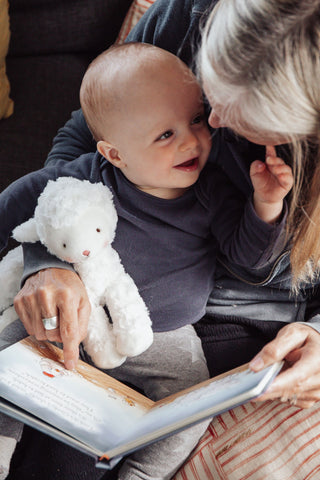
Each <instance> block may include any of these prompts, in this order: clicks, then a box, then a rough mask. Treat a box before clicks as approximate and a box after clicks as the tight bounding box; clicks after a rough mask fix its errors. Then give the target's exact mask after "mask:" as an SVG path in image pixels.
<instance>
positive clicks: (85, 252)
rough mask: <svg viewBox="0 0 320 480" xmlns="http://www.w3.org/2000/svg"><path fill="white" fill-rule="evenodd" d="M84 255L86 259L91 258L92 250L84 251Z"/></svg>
mask: <svg viewBox="0 0 320 480" xmlns="http://www.w3.org/2000/svg"><path fill="white" fill-rule="evenodd" d="M82 255H83V256H84V257H89V255H90V250H83V252H82Z"/></svg>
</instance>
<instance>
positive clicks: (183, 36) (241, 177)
mask: <svg viewBox="0 0 320 480" xmlns="http://www.w3.org/2000/svg"><path fill="white" fill-rule="evenodd" d="M317 3H318V2H316V1H313V2H311V1H306V2H303V7H301V12H300V11H299V2H298V0H296V1H293V0H292V1H291V2H288V1H287V2H285V5H286V8H287V10H285V9H284V7H283V8H282V5H284V3H283V2H281V1H280V2H279V1H276V0H274V1H267V0H251V1H249V0H239V1H238V2H237V1H230V0H229V1H228V0H227V1H224V0H220V2H210V1H208V0H198V1H191V0H185V1H184V2H181V1H180V0H173V1H171V2H170V3H169V4H168V2H167V1H166V0H165V1H164V0H157V2H156V3H155V4H154V6H153V7H151V8H150V10H149V11H148V13H147V15H145V17H144V18H143V20H142V22H140V24H139V25H138V26H137V27H136V29H135V30H134V31H133V32H132V33H131V35H130V38H129V39H130V40H136V41H146V42H149V43H155V44H157V45H158V46H160V47H163V48H167V49H168V50H170V51H172V52H173V53H176V54H178V55H179V56H180V57H181V58H182V59H183V60H184V61H186V63H189V64H192V63H193V60H194V57H195V50H196V48H195V47H194V46H195V45H196V44H197V43H198V42H199V41H200V37H199V25H200V23H203V22H204V19H205V18H206V15H207V14H206V10H207V9H208V7H210V8H209V10H211V7H213V6H214V5H215V4H218V7H219V5H221V9H220V8H218V9H217V10H216V11H214V13H212V16H210V17H209V20H208V23H207V28H206V31H205V36H204V43H203V48H202V50H201V56H200V72H201V76H202V79H203V84H204V89H205V91H206V94H207V96H208V99H209V101H210V102H211V103H212V106H213V108H214V112H216V114H217V115H220V114H221V115H222V122H223V123H224V124H226V125H227V126H229V127H231V128H233V129H235V131H236V132H237V133H240V134H242V135H245V136H246V137H247V138H249V139H250V140H252V141H254V142H256V143H260V142H261V143H262V144H266V143H267V144H272V143H274V144H278V143H284V142H287V141H289V140H290V141H291V142H292V143H293V145H296V144H297V145H299V144H298V140H301V137H303V138H305V137H306V136H309V135H310V134H313V135H314V134H315V133H316V132H306V131H305V130H302V129H301V130H299V121H300V120H301V119H304V117H301V119H300V117H299V116H298V117H297V116H296V115H295V112H294V109H293V108H292V110H291V108H289V109H287V111H286V114H287V116H288V117H290V115H291V114H292V115H293V120H292V124H293V125H295V128H296V130H294V131H293V129H292V126H291V127H290V128H289V127H288V126H287V128H286V129H284V130H283V126H282V125H285V123H282V122H279V123H277V122H276V120H277V119H278V116H279V115H280V114H281V113H282V109H283V106H282V104H281V106H280V108H279V110H280V111H279V112H278V110H277V114H273V115H272V112H270V116H269V117H267V115H266V113H264V114H263V115H262V117H265V118H268V121H267V122H266V124H267V127H268V128H265V127H263V125H261V121H260V123H259V122H257V126H256V124H255V122H254V121H252V122H251V124H250V127H251V128H250V129H248V128H247V129H243V128H244V126H245V127H248V125H247V123H246V121H244V120H243V121H242V123H241V129H239V128H240V125H239V124H238V120H236V119H237V114H238V113H239V112H240V113H241V108H240V107H242V108H246V102H245V101H243V102H242V103H240V102H238V103H236V101H235V103H234V104H230V105H229V108H227V109H224V108H223V106H224V104H225V96H227V98H228V97H229V96H231V99H233V98H235V100H236V99H237V98H241V100H244V99H243V97H242V95H243V92H244V90H245V87H247V89H248V91H249V90H250V88H251V87H252V85H253V84H254V83H255V80H254V77H253V72H255V70H256V69H257V67H259V66H260V64H261V65H264V62H265V61H266V60H267V58H266V53H265V50H263V49H262V47H263V42H261V49H257V45H258V40H259V39H260V38H259V36H262V33H261V32H265V34H264V36H263V39H264V42H266V41H267V39H266V36H267V34H269V37H270V38H269V39H268V41H267V43H269V44H271V45H272V47H271V48H270V52H269V54H270V57H271V56H272V55H273V47H275V46H276V45H278V43H279V38H278V37H277V36H275V35H274V31H275V32H278V30H279V31H280V32H281V31H283V28H284V26H283V24H282V22H284V21H286V20H287V18H288V17H289V18H290V20H291V27H292V28H291V29H290V30H288V31H287V33H291V32H293V31H295V29H296V28H298V25H300V24H301V21H300V17H301V16H302V14H303V18H305V13H306V10H308V9H309V10H308V11H309V12H310V18H311V19H312V18H314V19H316V18H318V20H319V12H318V11H317ZM255 5H256V6H257V7H256V8H254V6H255ZM238 6H239V8H241V11H240V12H239V11H238ZM269 7H270V8H271V7H273V12H271V10H270V11H269V10H268V8H269ZM312 7H313V8H314V11H313V13H312V11H311V9H312ZM257 8H261V11H260V13H259V12H258V13H257V14H256V16H252V12H255V11H256V10H257ZM277 8H278V10H277ZM318 8H319V7H318ZM302 10H303V11H302ZM261 12H262V13H261ZM246 15H247V17H248V20H249V30H248V28H247V27H245V28H244V32H246V33H247V35H243V36H242V37H240V38H239V36H237V38H236V42H234V40H233V41H231V47H229V48H228V40H229V39H230V38H232V37H231V33H233V32H234V31H235V28H236V26H237V25H238V22H239V20H240V18H241V19H242V21H243V22H244V21H245V16H246ZM270 15H271V21H270V17H269V16H270ZM261 18H262V19H263V18H266V21H265V23H263V24H262V26H259V25H258V23H257V26H256V23H255V22H258V20H259V21H260V20H261ZM217 19H218V21H219V23H218V24H217V23H216V21H217ZM224 22H226V23H227V25H225V24H224ZM315 23H316V22H315ZM211 24H212V25H214V26H215V28H212V29H211V28H210V26H211ZM269 24H270V25H271V26H272V29H271V28H270V29H269V28H268V25H269ZM240 25H242V23H241V22H240ZM275 25H277V28H275ZM220 26H221V28H220ZM227 26H230V31H229V28H227ZM261 28H262V30H261ZM263 29H264V30H263ZM265 30H266V31H265ZM248 31H249V32H251V31H257V34H256V35H255V37H254V38H252V37H251V36H250V35H248ZM230 32H231V33H230ZM299 38H300V37H299ZM312 40H313V42H316V35H315V34H314V37H312ZM241 41H242V44H241ZM212 42H215V43H214V45H212ZM259 44H260V43H259ZM236 45H242V46H241V47H239V51H236V52H235V50H234V49H235V47H236ZM220 48H221V50H220ZM252 50H254V52H256V57H255V58H254V60H255V61H252V63H250V66H251V68H249V71H248V72H246V73H245V74H243V76H242V77H243V78H242V77H241V75H240V74H239V75H238V78H237V80H236V82H234V83H233V80H232V79H233V74H236V71H234V70H233V64H230V62H231V60H232V59H233V56H234V57H235V58H236V59H238V58H237V57H240V58H239V59H238V60H239V61H240V59H241V58H242V59H243V57H244V61H243V63H244V64H246V61H247V54H249V53H250V52H251V51H252ZM216 51H217V52H218V57H217V58H216V57H214V56H213V58H214V59H215V63H214V62H213V60H212V63H211V55H214V53H215V52H216ZM220 52H222V56H220V55H219V53H220ZM239 52H240V53H239ZM308 52H309V50H307V51H306V52H305V51H303V55H307V54H308ZM234 53H235V54H234ZM291 53H292V52H291V50H289V51H288V52H287V55H289V56H290V55H291ZM233 54H234V55H233ZM310 57H312V58H313V55H310ZM206 59H207V60H206ZM205 63H206V65H205ZM285 63H286V62H285ZM316 63H317V62H316V61H315V65H313V67H312V68H314V67H316ZM229 66H230V71H228V68H229ZM223 67H224V69H223ZM271 67H272V72H273V73H274V71H275V70H274V69H275V65H273V64H272V65H271ZM271 67H268V68H271ZM280 67H281V65H280ZM240 68H243V65H242V66H241V67H240ZM261 69H262V72H263V67H261ZM227 73H229V83H228V82H227V81H226V79H227V78H228V77H226V74H227ZM293 73H294V72H293ZM211 74H212V75H213V78H214V79H216V80H217V81H218V80H219V79H220V84H219V83H217V84H215V82H213V84H212V83H211V81H210V78H211V77H210V75H211ZM219 75H220V77H219ZM279 75H280V76H281V75H282V71H281V68H280V71H279ZM246 76H248V78H249V80H250V81H252V84H249V85H243V84H242V83H241V80H242V81H244V80H245V79H246ZM225 77H226V78H225ZM316 78H317V70H315V71H314V73H313V74H312V75H311V80H315V79H316ZM261 79H262V80H263V75H262V76H261ZM308 81H309V79H308ZM225 82H226V84H227V85H228V86H229V90H226V89H225V88H224V83H225ZM290 82H293V84H295V82H296V80H295V78H294V77H292V75H291V76H290V81H289V84H290ZM221 83H222V85H221ZM238 85H239V86H238ZM220 90H221V92H223V95H222V97H220V99H219V97H217V96H216V95H217V93H216V92H218V91H220ZM245 91H246V92H247V90H245ZM259 92H260V94H261V95H262V93H263V90H261V88H260V89H259ZM273 93H274V92H273ZM236 94H239V96H237V95H236ZM287 94H288V92H287V91H286V95H287ZM269 95H270V92H269V93H268V94H265V95H262V100H261V104H259V107H256V108H255V109H253V107H252V106H251V113H252V115H253V120H254V119H255V116H258V113H260V110H259V109H260V108H262V105H263V103H264V101H266V100H268V98H269ZM249 106H250V104H249V105H248V108H249ZM290 106H291V104H290V103H289V107H290ZM235 107H237V108H235ZM219 109H221V111H220V110H219ZM229 112H230V115H229V116H228V115H227V113H228V114H229ZM267 113H269V112H267ZM247 115H248V114H247V112H246V111H244V112H243V117H242V118H244V119H245V120H247ZM240 119H241V115H240ZM262 119H263V118H262ZM239 122H240V121H239ZM210 123H211V124H212V126H213V127H218V126H220V123H219V119H217V118H216V117H215V113H212V114H211V116H210ZM270 125H273V127H272V128H270ZM280 126H281V128H280ZM256 132H258V133H256ZM266 134H268V135H266ZM279 134H280V135H279ZM72 137H73V138H76V139H77V141H76V142H74V144H73V143H72ZM318 137H319V135H318ZM66 142H67V144H68V145H71V151H72V157H73V158H76V157H77V156H78V155H80V154H81V153H84V152H88V151H92V149H93V148H94V146H93V142H92V140H91V137H90V134H89V132H88V129H87V127H86V125H85V122H84V120H83V116H82V114H81V112H77V113H75V114H74V116H73V119H72V120H71V121H69V122H68V124H67V125H66V126H65V127H64V128H63V129H62V130H61V131H60V133H59V135H58V136H57V137H56V140H55V143H54V147H53V149H52V151H51V153H50V155H49V158H48V162H50V163H52V162H55V161H56V160H57V159H59V158H63V156H64V152H65V146H66ZM213 142H214V145H215V146H216V148H220V153H221V155H220V161H221V163H222V164H223V166H224V168H225V170H226V171H227V173H229V174H230V177H231V179H233V181H234V182H235V183H236V184H237V185H238V187H239V188H241V189H242V190H243V191H244V192H245V193H246V194H248V195H249V194H250V193H251V188H250V184H249V182H248V165H249V164H250V162H251V161H252V160H253V159H256V158H263V156H264V149H263V148H258V147H257V146H256V145H253V144H250V143H249V142H247V141H245V140H243V139H239V138H238V137H236V136H234V135H233V134H232V133H230V131H225V130H224V129H221V130H220V129H218V130H217V131H216V134H215V135H214V137H213ZM304 148H305V146H304ZM303 152H304V151H303ZM69 153H70V149H69ZM304 153H305V152H304ZM69 158H70V157H69ZM295 158H297V160H296V161H295V163H294V166H295V168H296V170H297V173H296V178H297V184H296V190H295V192H296V193H295V196H294V197H293V199H295V198H297V195H299V198H301V195H300V193H299V185H300V181H301V177H302V175H300V176H299V170H300V169H299V168H298V167H299V163H298V162H299V161H301V160H299V158H305V157H302V154H301V156H300V157H295ZM310 158H311V157H310ZM311 167H312V165H311V166H310V168H311ZM311 171H312V169H311ZM303 191H304V190H303V189H302V192H303ZM294 201H295V200H294ZM310 213H311V211H310ZM308 214H309V210H308ZM309 215H310V214H309ZM295 221H296V215H295V213H294V210H292V215H291V231H293V230H292V225H294V223H293V222H295ZM301 235H303V233H302V234H301ZM297 238H298V237H296V236H295V237H294V245H296V243H295V242H296V241H298V240H297ZM300 238H301V237H300ZM294 252H295V249H293V253H292V255H293V256H292V260H293V265H294V268H295V269H294V275H295V276H294V279H295V282H296V283H295V285H296V286H297V290H299V282H300V281H301V280H303V279H304V278H305V277H300V274H299V271H300V267H298V269H297V268H296V267H295V265H298V264H295V263H294V262H295V260H294ZM26 255H27V260H28V258H31V257H32V258H33V259H34V254H32V249H31V248H30V247H29V248H28V249H26ZM308 258H309V257H308ZM315 260H317V256H316V255H315ZM223 263H224V262H223V259H222V265H223ZM30 264H31V262H30V261H29V262H28V261H27V265H28V266H29V270H27V271H26V277H27V276H28V275H29V274H32V275H31V276H30V277H29V278H28V280H27V281H26V282H25V285H24V287H23V289H22V291H21V292H20V294H19V295H18V297H17V299H16V301H15V306H16V309H17V311H18V313H19V315H20V318H21V319H22V321H23V323H24V325H25V326H26V328H27V330H28V332H29V333H30V334H33V333H35V334H36V336H37V338H39V339H46V338H48V339H49V340H57V341H59V340H60V341H61V340H63V342H64V353H65V358H66V360H67V362H68V365H69V367H70V368H72V365H73V362H75V361H76V358H77V355H78V344H79V342H80V341H81V339H82V338H83V337H84V335H85V327H86V321H87V320H86V319H87V315H88V304H87V300H86V294H85V292H84V290H83V288H82V285H81V284H80V282H79V280H78V278H77V277H76V276H75V275H74V274H73V272H70V271H65V270H61V269H54V268H50V269H47V270H44V271H42V272H40V273H39V274H37V273H36V274H35V273H34V272H35V271H37V270H40V269H41V268H45V267H52V266H53V265H54V264H53V263H52V259H48V260H44V261H43V262H42V263H40V262H38V264H37V266H36V268H30ZM274 265H275V267H274ZM58 266H59V265H58ZM289 267H290V265H289V262H288V255H283V257H282V258H281V259H277V260H276V263H275V259H273V258H272V255H271V257H270V269H269V271H266V272H256V277H257V281H256V282H255V283H254V284H252V282H251V284H249V283H243V282H239V280H237V278H239V276H241V277H242V278H244V279H245V276H246V272H236V275H233V274H230V273H228V272H229V271H230V265H227V266H222V267H221V272H220V275H219V276H218V279H217V288H216V289H215V291H214V292H213V294H212V298H211V300H210V302H209V305H208V315H207V317H206V318H205V319H204V320H203V322H202V323H200V324H199V326H198V333H199V334H200V336H201V337H202V341H203V344H204V349H205V350H206V353H207V359H208V363H209V366H210V367H211V373H212V374H213V373H219V372H220V371H223V370H227V369H228V368H231V367H232V366H236V365H238V364H239V363H243V362H245V361H247V360H250V359H251V358H252V356H253V355H254V354H257V356H256V357H255V358H254V359H253V360H252V362H251V366H252V368H253V369H259V368H262V367H263V366H264V365H267V364H269V363H272V362H274V361H275V360H279V359H286V360H287V365H288V366H289V367H290V368H288V369H287V370H286V371H285V372H284V373H282V374H281V375H279V377H278V378H277V379H276V381H275V382H274V384H273V387H272V391H269V392H268V393H267V394H265V395H264V396H263V397H262V398H261V399H272V398H281V399H282V401H284V402H286V401H291V402H292V403H295V404H296V405H298V406H300V407H309V406H312V405H313V404H314V403H315V402H316V401H318V400H319V398H320V368H319V367H318V365H319V356H320V349H319V347H320V336H319V333H318V331H317V328H318V329H319V324H318V326H317V323H316V321H317V310H314V309H312V308H313V303H312V304H311V303H310V304H307V299H308V296H309V291H310V290H309V289H308V286H306V288H305V289H304V290H303V291H300V290H299V292H298V295H297V299H296V298H294V297H293V296H292V297H290V290H291V283H290V281H289V280H290V276H289V274H290V268H289ZM297 273H298V275H297ZM251 274H252V272H250V276H251ZM230 298H232V301H231V302H230ZM69 299H72V302H70V301H69ZM313 300H314V301H316V300H317V298H316V296H314V297H313ZM234 304H236V305H237V309H234V307H233V305H234ZM297 306H298V307H299V308H297ZM307 306H308V309H307ZM311 307H312V308H311ZM58 312H59V321H60V328H59V329H57V330H54V331H45V330H44V328H43V326H42V318H46V317H52V316H55V315H56V314H57V313H58ZM280 319H281V321H280ZM270 320H271V321H270ZM297 320H298V321H299V322H301V323H292V322H296V321H297ZM303 320H305V322H306V323H308V322H313V323H312V325H314V328H312V327H311V326H310V325H309V324H308V325H307V324H306V323H303ZM278 331H279V334H278V335H277V337H276V338H275V339H274V340H272V341H271V342H270V343H267V342H268V340H271V339H272V338H274V336H275V335H276V334H277V332H278ZM70 332H71V333H70ZM241 340H242V341H241ZM266 343H267V345H266V346H265V347H263V349H262V350H260V348H261V347H262V346H263V345H265V344H266ZM221 345H222V346H223V348H220V347H221ZM226 346H227V347H228V348H226ZM258 352H259V353H258ZM230 358H231V362H230ZM219 362H220V363H219ZM36 436H37V435H36ZM34 441H36V439H35V440H34ZM57 448H58V447H57V446H56V444H54V442H53V441H52V442H51V443H50V451H51V452H54V451H55V449H57ZM48 449H49V446H48V445H46V450H48ZM60 450H61V449H60ZM61 454H62V453H61V451H59V455H61ZM69 454H70V453H69ZM19 455H20V457H19ZM22 455H24V456H27V457H28V458H30V455H31V454H30V452H29V451H28V448H27V434H25V435H24V440H23V441H22V443H21V446H20V451H19V452H18V453H17V455H16V456H15V459H14V460H15V463H14V467H15V469H16V471H17V467H16V464H17V461H18V460H17V459H18V458H20V459H21V456H22ZM51 455H52V453H51ZM67 455H68V454H65V458H67ZM50 462H51V463H50V465H51V468H52V469H53V468H54V462H53V455H52V456H51V458H50ZM20 463H21V462H20ZM66 463H67V462H66ZM60 466H61V463H60ZM86 468H87V471H88V472H90V466H87V467H86ZM75 469H76V467H75ZM74 472H75V470H74V471H73V475H71V473H70V470H69V471H68V478H81V477H80V476H77V475H76V474H74ZM13 475H14V473H13ZM19 475H20V476H19V477H14V476H11V475H10V477H9V478H10V479H11V478H20V479H22V478H28V477H27V475H25V477H24V476H23V474H21V471H20V473H19ZM61 475H62V476H61V479H62V478H66V476H65V474H64V473H63V472H62V473H61ZM33 478H37V477H33ZM39 478H41V477H40V476H39ZM52 478H53V477H52ZM54 478H58V477H54ZM92 478H95V477H94V476H92Z"/></svg>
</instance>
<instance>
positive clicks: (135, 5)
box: [116, 0, 155, 44]
mask: <svg viewBox="0 0 320 480" xmlns="http://www.w3.org/2000/svg"><path fill="white" fill-rule="evenodd" d="M154 2H155V0H135V1H134V2H132V5H131V7H130V8H129V10H128V13H127V15H126V17H125V19H124V21H123V24H122V26H121V29H120V32H119V35H118V38H117V40H116V43H118V44H121V43H123V42H124V41H125V39H126V38H127V36H128V34H129V32H130V30H131V29H132V28H133V27H134V26H135V24H136V23H138V21H139V20H140V18H141V17H142V15H143V14H144V13H145V12H146V11H147V10H148V8H149V7H150V6H151V5H152V4H153V3H154Z"/></svg>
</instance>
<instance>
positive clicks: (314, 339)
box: [250, 323, 320, 408]
mask: <svg viewBox="0 0 320 480" xmlns="http://www.w3.org/2000/svg"><path fill="white" fill-rule="evenodd" d="M279 360H284V361H285V366H284V368H283V370H282V371H281V373H280V374H279V375H278V376H277V377H276V378H275V380H274V381H273V383H272V385H271V386H270V387H269V389H268V390H267V391H266V393H264V394H263V395H261V396H260V397H259V398H258V399H257V401H265V400H272V399H275V398H280V399H281V401H283V402H286V401H287V402H289V403H291V404H292V405H296V406H297V407H301V408H309V407H312V406H313V405H314V404H315V403H316V402H318V401H319V400H320V334H319V333H318V332H317V331H316V330H314V329H313V328H312V327H309V326H307V325H302V324H299V323H291V324H289V325H286V326H285V327H283V328H282V329H281V330H280V331H279V333H278V335H277V336H276V338H275V339H274V340H272V341H271V342H269V343H268V344H267V345H266V346H265V347H263V349H262V350H261V351H260V352H259V353H258V354H257V355H256V356H255V357H254V359H253V360H252V361H251V362H250V368H251V369H252V370H254V371H259V370H262V369H263V368H264V367H267V366H268V365H271V364H272V363H274V362H276V361H279Z"/></svg>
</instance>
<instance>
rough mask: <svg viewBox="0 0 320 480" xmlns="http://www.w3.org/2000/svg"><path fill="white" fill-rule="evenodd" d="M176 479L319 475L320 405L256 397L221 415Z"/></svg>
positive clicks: (301, 479)
mask: <svg viewBox="0 0 320 480" xmlns="http://www.w3.org/2000/svg"><path fill="white" fill-rule="evenodd" d="M173 479H174V480H310V479H320V405H315V407H313V408H311V409H305V410H301V409H299V408H296V407H291V406H289V405H288V404H286V403H281V402H278V401H273V402H264V403H258V402H256V403H254V402H251V403H247V404H245V405H243V406H240V407H237V408H235V409H233V410H230V411H229V412H225V413H223V414H222V415H219V416H217V417H216V418H214V419H213V420H212V422H211V424H210V426H209V427H208V429H207V431H206V433H205V434H204V436H203V437H202V439H201V441H200V442H199V444H198V446H197V448H196V449H195V450H194V451H193V453H192V454H191V456H190V457H189V459H188V461H187V462H186V463H185V464H184V465H183V466H182V467H181V469H180V470H179V472H178V473H177V474H176V475H175V476H174V477H173Z"/></svg>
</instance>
